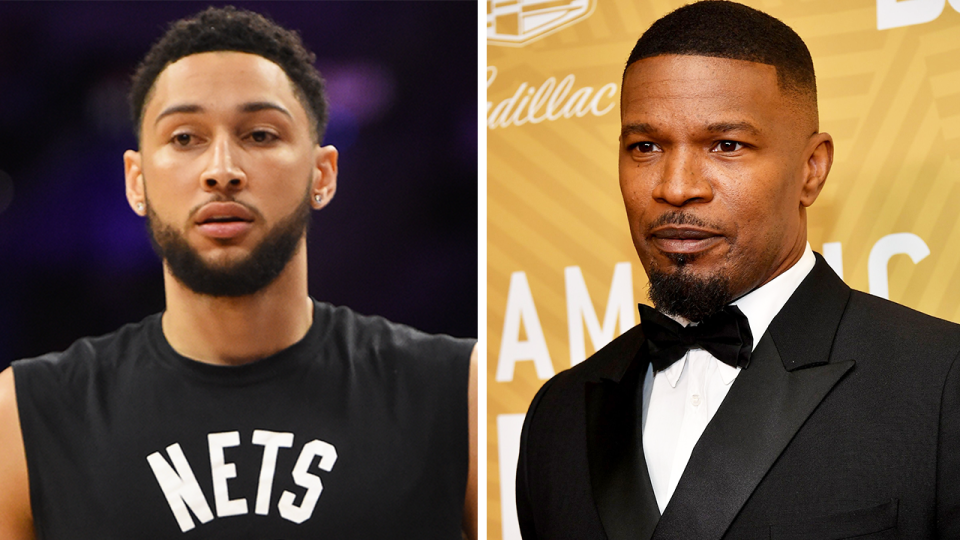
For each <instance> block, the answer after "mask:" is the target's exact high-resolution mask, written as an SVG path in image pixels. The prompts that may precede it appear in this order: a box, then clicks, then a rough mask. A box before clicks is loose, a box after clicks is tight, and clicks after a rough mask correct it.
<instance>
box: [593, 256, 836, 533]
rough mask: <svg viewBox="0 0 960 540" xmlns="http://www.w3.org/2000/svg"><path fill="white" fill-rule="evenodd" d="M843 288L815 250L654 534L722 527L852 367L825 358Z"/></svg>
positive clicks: (720, 529)
mask: <svg viewBox="0 0 960 540" xmlns="http://www.w3.org/2000/svg"><path fill="white" fill-rule="evenodd" d="M849 296H850V289H849V288H848V287H847V286H846V285H844V284H843V282H842V281H841V280H840V279H839V278H838V277H837V276H836V274H834V273H833V272H832V271H831V270H830V269H829V267H827V265H826V263H825V262H824V261H823V259H822V258H820V257H819V256H818V260H817V264H816V266H815V267H814V269H813V271H811V273H810V275H809V276H807V278H806V279H805V280H804V282H803V283H802V284H801V285H800V287H799V288H798V289H797V291H796V292H795V293H794V294H793V296H791V298H790V300H789V301H788V302H787V304H786V305H785V306H784V308H783V309H782V310H781V311H780V313H779V314H778V315H777V317H776V318H775V319H774V321H773V322H772V323H771V325H770V328H769V329H768V331H767V333H766V334H764V335H763V337H762V338H761V339H760V341H759V342H758V344H757V347H756V349H755V350H754V353H753V356H752V359H751V363H750V367H749V368H747V369H745V370H744V371H742V372H741V373H740V375H739V376H738V377H737V379H736V381H735V382H734V383H733V386H732V387H731V388H730V392H729V393H728V394H727V397H726V398H725V399H724V401H723V403H722V404H721V405H720V408H719V409H718V410H717V413H716V415H715V416H714V418H713V420H712V421H711V422H710V423H709V424H708V425H707V428H706V429H705V430H704V432H703V435H702V436H701V437H700V440H699V441H698V442H697V445H696V446H695V447H694V449H693V453H692V454H691V456H690V460H689V462H688V463H687V467H686V469H684V472H683V475H682V476H681V478H680V482H679V484H678V485H677V489H676V491H675V492H674V494H673V497H672V498H671V499H670V503H669V504H668V505H667V507H666V509H665V510H664V514H663V516H662V517H661V519H660V522H659V524H658V525H657V528H656V531H655V534H654V536H653V538H654V539H657V540H661V539H668V538H678V539H679V538H697V539H704V540H708V539H719V538H721V537H722V536H723V535H724V533H725V532H726V530H727V529H728V528H729V526H730V524H731V523H732V522H733V520H734V518H735V517H736V516H737V514H738V513H739V512H740V509H741V508H742V507H743V505H744V503H746V501H747V499H748V498H749V497H750V495H751V494H752V493H753V491H754V489H756V487H757V485H758V484H759V483H760V481H761V480H762V479H763V477H764V476H765V475H766V473H767V471H768V470H769V469H770V467H771V466H773V463H774V462H775V461H776V460H777V458H778V457H779V456H780V454H781V453H782V452H783V450H784V448H785V447H786V446H787V444H788V443H789V442H790V440H791V439H792V438H793V436H794V435H795V434H796V432H797V431H798V430H799V429H800V427H801V426H802V425H803V423H804V422H805V421H806V419H807V418H808V417H809V416H810V414H811V413H812V412H813V411H814V409H816V407H817V405H819V404H820V402H821V401H822V400H823V398H824V397H826V395H827V394H828V393H829V392H830V390H831V389H832V388H833V387H834V385H836V384H837V382H838V381H839V380H840V379H841V378H842V377H843V376H844V374H846V373H847V372H848V371H849V370H850V369H851V368H852V367H853V365H854V361H853V360H850V359H833V361H832V362H828V360H829V354H830V349H831V346H832V343H833V337H834V335H835V334H836V330H837V327H838V325H839V323H840V318H841V317H842V315H843V310H844V308H845V306H846V303H847V300H848V299H849ZM641 448H642V445H641ZM611 538H612V537H611Z"/></svg>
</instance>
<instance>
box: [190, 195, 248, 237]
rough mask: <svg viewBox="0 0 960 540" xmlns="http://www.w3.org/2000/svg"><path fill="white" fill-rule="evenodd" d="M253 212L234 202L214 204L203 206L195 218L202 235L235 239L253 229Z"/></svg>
mask: <svg viewBox="0 0 960 540" xmlns="http://www.w3.org/2000/svg"><path fill="white" fill-rule="evenodd" d="M254 217H255V216H254V215H253V212H251V211H250V210H248V209H247V207H245V206H243V205H242V204H238V203H234V202H212V203H207V204H205V205H203V206H202V207H201V208H200V210H199V211H198V212H197V213H196V215H195V216H194V223H196V224H197V227H198V228H199V229H200V234H202V235H204V236H208V237H211V238H234V237H237V236H240V235H242V234H244V233H246V232H247V231H248V230H250V227H252V223H253V220H254Z"/></svg>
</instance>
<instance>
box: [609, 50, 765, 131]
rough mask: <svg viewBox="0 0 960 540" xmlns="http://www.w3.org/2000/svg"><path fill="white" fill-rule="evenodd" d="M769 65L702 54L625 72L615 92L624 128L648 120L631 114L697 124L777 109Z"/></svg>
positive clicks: (646, 62) (659, 59)
mask: <svg viewBox="0 0 960 540" xmlns="http://www.w3.org/2000/svg"><path fill="white" fill-rule="evenodd" d="M782 98H783V96H782V95H781V92H780V89H779V86H778V83H777V76H776V68H774V67H773V66H771V65H767V64H761V63H758V62H749V61H744V60H732V59H727V58H716V57H708V56H683V55H662V56H655V57H650V58H645V59H642V60H638V61H637V62H634V63H633V64H631V66H630V67H629V68H628V69H627V72H626V73H625V76H624V80H623V89H622V92H621V97H620V99H621V103H620V105H621V118H622V119H623V122H624V124H635V123H641V122H649V120H639V119H637V118H635V116H637V115H647V114H654V115H659V116H660V117H661V119H664V120H665V119H666V116H665V115H668V113H671V114H675V113H682V114H684V115H686V116H688V117H689V116H696V117H697V118H698V119H699V120H700V121H701V123H703V124H705V125H706V124H717V123H720V124H723V123H727V124H729V123H731V122H734V123H736V122H742V121H743V120H744V118H745V117H755V116H757V115H758V114H759V113H762V112H763V111H765V110H767V109H774V110H775V109H780V108H782V107H783V102H782Z"/></svg>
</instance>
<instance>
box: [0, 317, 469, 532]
mask: <svg viewBox="0 0 960 540" xmlns="http://www.w3.org/2000/svg"><path fill="white" fill-rule="evenodd" d="M472 347H473V340H463V339H454V338H451V337H449V336H435V335H428V334H424V333H422V332H419V331H416V330H414V329H412V328H409V327H406V326H402V325H397V324H393V323H390V322H388V321H386V320H384V319H382V318H379V317H365V316H361V315H357V314H356V313H354V312H352V311H350V310H348V309H346V308H342V307H337V308H335V307H332V306H330V305H328V304H324V303H319V302H318V303H315V309H314V320H313V325H312V327H311V328H310V330H309V332H308V333H307V335H306V336H305V337H304V338H303V339H302V340H301V341H299V342H298V343H296V344H295V345H293V346H291V347H290V348H288V349H286V350H284V351H281V352H279V353H277V354H275V355H273V356H270V357H268V358H265V359H262V360H259V361H256V362H254V363H251V364H248V365H244V366H240V367H224V366H214V365H209V364H204V363H200V362H196V361H193V360H190V359H187V358H185V357H183V356H180V355H179V354H177V353H176V352H175V351H174V350H173V349H172V348H171V347H170V345H169V344H168V343H167V341H166V339H165V338H164V336H163V331H162V329H161V326H160V315H159V314H158V315H153V316H151V317H149V318H147V319H145V320H144V321H142V322H140V323H138V324H131V325H127V326H125V327H123V328H121V329H120V330H118V331H117V332H114V333H113V334H109V335H107V336H104V337H100V338H92V339H89V338H88V339H82V340H80V341H78V342H76V343H74V344H73V345H72V346H71V347H70V348H69V349H67V350H66V351H65V352H62V353H55V354H49V355H45V356H42V357H39V358H34V359H29V360H21V361H18V362H15V363H14V364H13V369H14V377H15V382H16V392H17V404H18V406H19V409H20V422H21V429H22V432H23V440H24V446H25V448H26V453H27V467H28V471H29V475H30V497H31V505H32V508H33V517H34V522H35V526H36V531H37V536H38V538H40V539H71V540H76V539H97V540H103V539H129V540H133V539H138V540H141V539H151V538H157V539H160V538H163V539H171V538H185V539H188V538H231V539H234V538H250V539H257V540H272V539H295V538H309V539H320V538H330V539H338V538H371V539H374V538H376V539H379V538H403V539H408V538H409V539H430V538H444V539H458V538H460V526H461V525H460V524H461V517H462V515H461V514H462V509H463V501H464V493H465V491H466V477H467V466H468V444H469V443H468V424H467V422H468V411H467V409H468V405H467V385H468V377H469V357H470V352H471V348H472Z"/></svg>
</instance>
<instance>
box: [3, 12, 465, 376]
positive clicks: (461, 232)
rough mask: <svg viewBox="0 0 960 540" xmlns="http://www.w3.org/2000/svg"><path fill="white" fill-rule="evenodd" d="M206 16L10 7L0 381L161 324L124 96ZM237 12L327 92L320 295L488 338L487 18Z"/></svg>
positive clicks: (313, 244)
mask: <svg viewBox="0 0 960 540" xmlns="http://www.w3.org/2000/svg"><path fill="white" fill-rule="evenodd" d="M213 4H214V5H221V3H213ZM208 5H210V3H208V2H130V3H128V2H76V3H71V2H29V3H28V2H0V100H2V101H0V128H2V129H0V369H2V368H3V367H5V366H6V365H7V364H9V363H10V362H11V361H12V360H15V359H17V358H22V357H28V356H35V355H39V354H43V353H46V352H49V351H56V350H62V349H64V348H66V347H67V346H68V345H69V344H70V343H72V342H73V341H74V340H76V339H77V338H80V337H82V336H86V335H99V334H103V333H107V332H110V331H113V330H114V329H116V328H118V327H119V326H121V325H122V324H124V323H127V322H134V321H138V320H140V319H142V318H143V317H145V316H146V315H148V314H150V313H154V312H157V311H161V310H163V307H164V300H163V283H162V273H161V266H160V262H159V259H158V258H157V256H156V255H155V254H154V253H153V250H152V249H151V247H150V243H149V241H148V239H147V235H146V231H145V229H144V223H143V220H142V219H141V218H139V217H138V216H136V215H135V214H134V213H133V212H132V211H131V210H130V208H129V207H128V206H127V202H126V199H125V197H124V186H123V165H122V158H121V156H122V154H123V151H124V150H126V149H128V148H135V147H136V141H135V139H134V136H133V131H132V126H131V120H130V115H129V112H128V107H127V100H126V93H127V89H128V81H129V77H130V75H131V74H132V72H133V70H134V68H135V66H136V64H137V62H138V61H139V60H140V59H141V58H142V56H143V55H144V54H145V53H146V51H147V49H148V48H149V46H150V45H151V44H152V43H153V42H154V41H156V40H157V39H158V38H159V37H160V36H161V34H162V33H163V32H164V30H165V29H166V27H167V25H168V24H169V23H170V22H171V21H174V20H176V19H178V18H181V17H184V16H188V15H191V14H193V13H195V12H197V11H200V10H202V9H204V8H205V7H207V6H208ZM233 5H236V6H238V7H244V8H248V9H252V10H255V11H258V12H260V13H263V14H266V15H268V16H270V17H271V18H273V19H274V20H276V21H277V22H279V23H280V24H282V25H284V26H286V27H288V28H293V29H296V30H298V31H299V32H300V33H301V35H302V37H303V39H304V42H305V43H306V44H307V46H308V47H309V48H310V49H311V50H312V51H313V52H314V53H315V54H316V55H317V67H318V68H319V69H320V71H321V73H322V74H323V76H324V78H325V79H326V81H327V87H328V92H329V98H330V102H331V120H330V127H329V129H328V132H327V135H326V137H325V140H324V144H333V145H335V146H336V147H337V148H338V149H339V150H340V174H339V182H338V190H337V195H336V197H335V199H334V200H333V202H332V203H331V204H330V205H329V206H328V207H327V208H326V209H325V210H323V211H321V212H316V213H314V222H313V225H312V229H311V233H310V236H309V239H308V244H309V250H308V252H309V265H310V269H309V271H310V293H311V295H313V296H314V297H315V298H317V299H320V300H324V301H328V302H331V303H333V304H337V305H348V306H350V307H352V308H353V309H355V310H357V311H359V312H361V313H368V314H379V315H383V316H385V317H387V318H389V319H392V320H394V321H397V322H402V323H406V324H410V325H413V326H415V327H418V328H421V329H423V330H426V331H430V332H444V333H449V334H453V335H457V336H476V332H477V127H476V126H477V83H476V81H477V75H476V73H477V72H476V58H477V37H476V32H475V28H476V17H477V11H476V4H475V3H473V2H291V3H286V2H234V3H233Z"/></svg>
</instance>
